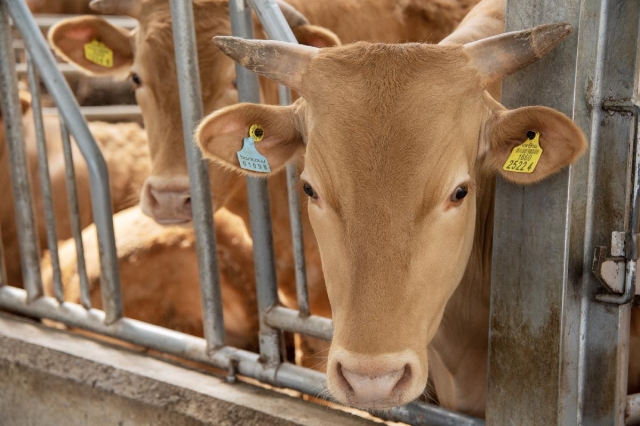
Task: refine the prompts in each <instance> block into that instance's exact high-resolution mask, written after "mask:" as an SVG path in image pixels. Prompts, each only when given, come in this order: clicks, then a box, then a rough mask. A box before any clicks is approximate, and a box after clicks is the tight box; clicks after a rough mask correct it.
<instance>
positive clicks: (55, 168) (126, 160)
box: [0, 92, 149, 286]
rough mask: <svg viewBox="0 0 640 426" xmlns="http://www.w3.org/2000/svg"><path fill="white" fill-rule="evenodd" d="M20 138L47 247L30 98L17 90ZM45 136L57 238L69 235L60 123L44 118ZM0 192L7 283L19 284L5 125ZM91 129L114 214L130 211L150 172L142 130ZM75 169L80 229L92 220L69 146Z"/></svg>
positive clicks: (80, 166) (83, 172) (84, 175)
mask: <svg viewBox="0 0 640 426" xmlns="http://www.w3.org/2000/svg"><path fill="white" fill-rule="evenodd" d="M20 99H21V103H22V111H23V119H22V125H23V129H24V137H25V149H26V154H27V161H28V164H29V176H30V180H31V185H32V188H33V195H34V196H33V201H34V211H35V218H36V227H37V232H38V237H39V243H40V247H41V248H45V247H46V244H47V243H46V241H47V240H46V236H47V234H46V229H45V221H44V202H43V197H42V188H41V186H40V178H39V176H40V174H39V170H38V161H37V144H36V135H35V128H34V124H33V114H32V111H31V108H30V96H29V94H28V93H26V92H20ZM43 119H44V126H45V133H46V136H47V153H48V159H49V173H50V176H51V185H52V191H53V194H54V197H53V204H54V211H55V214H56V231H57V236H58V238H59V239H67V238H69V237H71V228H70V217H69V211H68V206H67V190H66V183H65V168H64V157H63V152H62V139H61V135H60V122H59V119H58V117H57V116H50V115H45V116H44V118H43ZM0 127H1V129H0V191H1V193H2V194H5V195H4V196H5V200H4V202H3V203H2V208H0V227H1V229H2V244H3V247H4V250H5V260H6V262H5V264H6V269H7V280H8V282H9V284H11V285H14V286H21V281H22V278H21V277H22V274H21V270H20V261H19V251H18V237H17V230H16V225H15V217H14V209H13V195H12V191H11V186H10V183H11V181H10V177H9V163H8V161H9V158H8V152H7V146H6V140H5V137H4V126H3V125H2V126H0ZM89 127H90V130H91V132H92V133H93V135H94V137H95V139H96V142H97V143H98V145H99V146H100V149H101V150H102V153H103V155H104V157H105V160H106V162H107V167H108V169H109V177H110V188H111V196H112V201H113V207H114V211H119V210H122V209H125V208H127V207H131V206H133V205H135V204H136V203H137V202H138V196H139V193H140V188H141V187H142V185H143V182H144V180H145V178H146V176H147V175H148V173H149V150H148V146H147V142H146V136H145V133H144V131H143V130H142V129H141V128H140V126H138V125H137V124H132V123H122V124H115V125H114V124H107V123H100V122H95V123H90V124H89ZM73 156H74V157H73V158H74V167H75V173H76V178H77V188H78V199H79V202H80V216H81V225H82V227H83V228H84V227H86V226H87V225H89V224H90V223H91V222H92V221H93V219H92V212H91V204H90V199H91V198H90V190H89V174H88V170H87V166H86V164H85V162H84V160H83V158H82V155H81V154H80V152H79V150H78V149H77V148H75V144H73Z"/></svg>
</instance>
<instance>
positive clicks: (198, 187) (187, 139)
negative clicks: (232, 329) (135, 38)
mask: <svg viewBox="0 0 640 426" xmlns="http://www.w3.org/2000/svg"><path fill="white" fill-rule="evenodd" d="M171 17H172V21H173V42H174V45H175V54H176V67H177V70H178V81H179V85H180V106H181V109H182V128H183V131H184V144H185V150H186V152H187V161H188V166H189V182H190V186H191V203H192V207H193V222H194V227H195V230H196V250H197V253H198V271H199V275H200V291H201V292H202V308H203V322H204V333H205V338H206V340H207V346H208V349H209V350H213V349H215V348H218V347H221V346H223V345H224V340H225V331H224V319H223V317H222V295H221V292H220V275H219V272H218V257H217V251H216V235H215V232H214V223H213V207H212V204H211V189H210V188H209V169H208V165H207V163H206V162H205V161H204V160H203V159H202V155H201V153H200V151H199V150H198V149H197V147H196V144H195V143H194V141H193V132H194V130H195V126H196V124H197V123H198V122H199V121H200V120H201V119H202V116H203V107H202V94H201V89H200V73H199V71H200V70H199V68H198V55H197V52H198V51H197V46H196V38H195V34H194V28H195V25H194V22H193V6H192V4H191V2H188V1H182V0H171Z"/></svg>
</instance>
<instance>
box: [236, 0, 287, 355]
mask: <svg viewBox="0 0 640 426" xmlns="http://www.w3.org/2000/svg"><path fill="white" fill-rule="evenodd" d="M229 15H230V18H231V32H232V34H233V35H234V36H236V37H243V38H253V20H252V18H251V9H250V8H249V6H248V5H247V4H246V3H245V1H244V0H231V1H230V2H229ZM236 76H237V82H238V98H239V100H240V101H241V102H253V103H259V102H260V88H259V85H258V77H257V76H256V75H255V74H254V73H252V72H250V71H248V70H246V69H245V68H243V67H241V66H240V65H238V64H236ZM247 191H248V193H249V213H250V215H251V233H252V235H253V256H254V261H255V270H256V287H257V293H258V310H259V312H260V356H261V358H262V360H263V361H264V363H265V364H266V365H267V366H275V365H277V364H278V363H280V361H281V355H280V342H279V340H280V339H279V334H278V331H277V330H275V329H273V328H271V327H269V326H268V325H267V323H266V321H265V318H264V314H265V312H267V311H268V310H269V308H271V307H272V306H274V305H276V304H277V303H278V289H277V281H276V270H275V259H274V252H273V237H272V234H271V214H270V210H269V192H268V186H267V180H266V179H257V178H252V177H247Z"/></svg>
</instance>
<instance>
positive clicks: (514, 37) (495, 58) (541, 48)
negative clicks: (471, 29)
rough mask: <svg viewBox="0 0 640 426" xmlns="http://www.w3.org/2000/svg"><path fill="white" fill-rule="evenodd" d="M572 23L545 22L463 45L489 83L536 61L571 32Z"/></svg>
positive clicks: (486, 85)
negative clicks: (526, 28)
mask: <svg viewBox="0 0 640 426" xmlns="http://www.w3.org/2000/svg"><path fill="white" fill-rule="evenodd" d="M571 30H572V27H571V25H570V24H566V23H558V24H546V25H540V26H537V27H535V28H531V29H528V30H524V31H514V32H510V33H506V34H500V35H497V36H493V37H489V38H485V39H482V40H478V41H474V42H473V43H468V44H465V45H464V48H465V50H466V51H467V53H468V54H469V56H470V57H471V62H472V63H473V65H474V66H475V68H476V69H477V70H478V72H479V73H480V76H481V84H482V87H488V86H490V85H491V84H493V83H496V82H498V81H500V80H502V79H503V78H505V77H507V76H508V75H511V74H513V73H514V72H516V71H518V70H519V69H520V68H524V67H526V66H527V65H529V64H531V63H533V62H535V61H537V60H538V59H540V58H542V57H543V56H544V55H546V54H547V53H548V52H549V51H550V50H551V49H553V48H554V47H555V46H556V45H557V44H558V43H559V42H560V41H561V40H562V39H564V38H565V37H566V36H568V35H569V33H571Z"/></svg>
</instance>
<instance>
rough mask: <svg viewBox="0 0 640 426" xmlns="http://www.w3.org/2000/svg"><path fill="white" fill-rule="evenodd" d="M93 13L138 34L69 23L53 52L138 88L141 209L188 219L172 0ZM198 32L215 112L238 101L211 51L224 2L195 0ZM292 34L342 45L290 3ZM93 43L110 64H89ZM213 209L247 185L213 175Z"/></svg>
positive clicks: (208, 104) (92, 21) (59, 29)
mask: <svg viewBox="0 0 640 426" xmlns="http://www.w3.org/2000/svg"><path fill="white" fill-rule="evenodd" d="M92 7H94V8H95V9H97V10H99V11H100V12H103V13H110V14H123V15H129V16H132V17H134V18H135V19H137V20H138V22H139V27H138V28H137V29H136V30H134V31H131V32H130V31H128V30H125V29H123V28H118V27H115V26H114V25H112V24H110V23H109V22H107V21H106V20H104V19H102V18H99V17H95V16H83V17H78V18H71V19H67V20H64V21H62V22H60V23H59V24H57V25H56V26H54V27H53V28H52V29H51V30H50V32H49V41H50V43H51V45H52V46H53V47H54V49H55V51H56V53H58V54H59V55H60V56H62V57H63V58H65V59H66V60H67V61H68V62H70V63H72V64H75V65H76V66H77V67H79V68H80V69H81V70H83V71H84V72H86V73H87V74H89V75H97V76H104V75H117V74H121V75H128V76H129V78H130V79H131V80H132V82H133V84H134V86H135V87H136V99H137V102H138V104H139V105H140V107H141V109H142V115H143V120H144V125H145V128H146V130H147V132H148V136H149V144H150V146H149V148H150V153H151V163H152V168H151V176H150V177H149V178H148V179H147V181H146V183H145V185H144V187H143V189H142V194H141V197H140V203H141V207H142V210H143V211H144V212H145V213H146V214H148V215H149V216H151V217H153V218H154V219H155V220H156V221H158V222H159V223H163V224H175V223H188V222H190V221H191V202H190V190H189V181H188V174H187V165H186V155H185V148H184V138H183V133H182V120H181V113H180V100H179V99H180V97H179V89H178V79H177V73H176V64H175V54H174V43H173V33H172V27H171V14H170V7H169V2H168V0H144V1H143V0H94V1H93V2H92ZM193 7H194V18H195V32H196V38H197V45H198V60H199V66H200V75H201V77H202V78H201V87H202V100H203V104H204V110H205V112H206V113H210V112H212V111H214V110H216V109H218V108H221V107H223V106H227V105H231V104H234V103H236V102H237V101H238V95H237V90H236V86H235V69H234V63H233V61H232V60H230V59H229V58H227V57H226V56H225V55H224V54H223V53H222V52H220V51H217V50H214V49H211V48H210V45H211V42H210V40H211V37H213V36H216V35H228V34H230V33H231V29H230V24H229V11H228V3H227V1H226V0H208V1H195V2H194V5H193ZM281 7H282V8H283V9H284V11H285V16H286V17H287V18H288V20H289V22H290V23H291V25H292V26H293V27H294V28H293V29H294V34H296V36H297V37H299V40H300V42H301V43H308V44H311V45H314V46H318V47H324V46H330V45H336V44H339V40H338V39H337V37H336V36H335V35H334V34H333V33H331V32H329V31H327V30H325V29H324V28H320V27H316V26H313V25H309V23H308V22H307V21H306V20H305V18H304V17H303V16H302V15H300V14H299V13H298V12H297V11H296V10H295V9H293V8H292V7H291V6H289V5H288V4H286V3H284V2H281ZM94 40H97V41H99V42H100V43H102V44H104V45H105V46H106V47H107V48H109V49H110V50H111V51H112V55H113V56H112V64H111V66H102V65H98V64H95V63H94V62H91V61H89V60H87V58H86V56H85V50H84V49H85V45H87V43H90V42H92V41H94ZM276 95H277V88H276V86H275V85H274V84H271V85H270V90H269V93H266V92H265V93H264V94H263V98H264V99H265V100H266V101H270V102H272V103H277V98H276V97H275V96H276ZM210 174H211V184H212V192H213V195H214V204H215V206H216V207H217V208H219V207H222V206H224V204H225V201H226V200H227V199H228V197H229V196H230V195H232V194H233V191H234V190H235V189H238V188H239V187H240V186H239V185H240V184H241V183H242V180H241V179H238V177H237V176H236V175H235V174H230V173H227V172H226V171H225V170H224V169H223V168H217V169H214V170H211V173H210Z"/></svg>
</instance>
